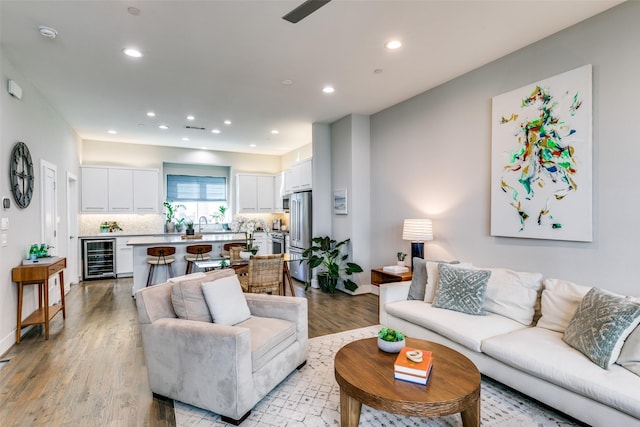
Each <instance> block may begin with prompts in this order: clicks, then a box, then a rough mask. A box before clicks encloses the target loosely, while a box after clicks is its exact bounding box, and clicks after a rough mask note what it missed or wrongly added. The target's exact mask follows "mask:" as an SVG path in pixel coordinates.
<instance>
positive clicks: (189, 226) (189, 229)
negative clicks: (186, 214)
mask: <svg viewBox="0 0 640 427" xmlns="http://www.w3.org/2000/svg"><path fill="white" fill-rule="evenodd" d="M186 227H187V229H186V231H185V232H186V234H187V236H193V235H194V234H195V230H194V229H193V221H191V220H188V221H187V222H186Z"/></svg>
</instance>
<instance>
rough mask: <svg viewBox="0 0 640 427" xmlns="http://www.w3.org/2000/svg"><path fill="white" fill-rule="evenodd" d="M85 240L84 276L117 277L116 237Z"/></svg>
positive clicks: (92, 277) (83, 254)
mask: <svg viewBox="0 0 640 427" xmlns="http://www.w3.org/2000/svg"><path fill="white" fill-rule="evenodd" d="M83 242H84V243H83V245H82V247H83V251H82V257H83V259H84V263H83V267H84V268H83V269H82V278H83V279H84V280H88V279H104V278H108V277H116V253H115V247H116V239H85V240H83Z"/></svg>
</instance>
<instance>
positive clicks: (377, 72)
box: [373, 68, 382, 74]
mask: <svg viewBox="0 0 640 427" xmlns="http://www.w3.org/2000/svg"><path fill="white" fill-rule="evenodd" d="M373 74H382V68H376V69H375V70H373Z"/></svg>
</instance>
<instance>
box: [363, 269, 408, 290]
mask: <svg viewBox="0 0 640 427" xmlns="http://www.w3.org/2000/svg"><path fill="white" fill-rule="evenodd" d="M412 277H413V274H412V272H411V270H409V271H407V272H406V273H399V274H396V273H390V272H388V271H384V270H383V269H382V268H374V269H373V270H371V284H372V285H375V286H380V285H382V284H383V283H393V282H404V281H407V280H411V278H412Z"/></svg>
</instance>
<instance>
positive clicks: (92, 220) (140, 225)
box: [80, 214, 164, 236]
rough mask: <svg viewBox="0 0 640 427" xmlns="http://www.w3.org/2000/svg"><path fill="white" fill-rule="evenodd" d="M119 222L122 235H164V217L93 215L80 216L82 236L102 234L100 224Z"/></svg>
mask: <svg viewBox="0 0 640 427" xmlns="http://www.w3.org/2000/svg"><path fill="white" fill-rule="evenodd" d="M105 221H107V222H111V221H117V222H118V225H119V226H120V227H121V228H122V231H121V233H122V234H160V233H164V215H137V214H131V215H126V214H91V215H80V235H81V236H93V235H95V234H100V224H101V223H103V222H105Z"/></svg>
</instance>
